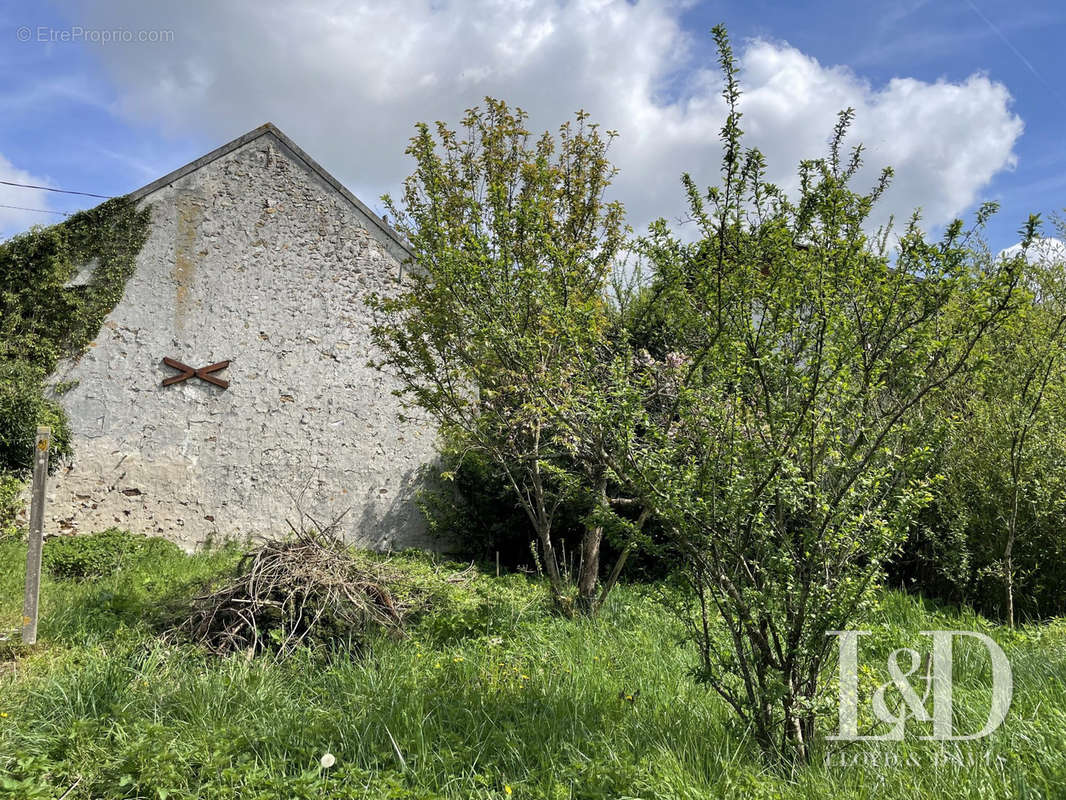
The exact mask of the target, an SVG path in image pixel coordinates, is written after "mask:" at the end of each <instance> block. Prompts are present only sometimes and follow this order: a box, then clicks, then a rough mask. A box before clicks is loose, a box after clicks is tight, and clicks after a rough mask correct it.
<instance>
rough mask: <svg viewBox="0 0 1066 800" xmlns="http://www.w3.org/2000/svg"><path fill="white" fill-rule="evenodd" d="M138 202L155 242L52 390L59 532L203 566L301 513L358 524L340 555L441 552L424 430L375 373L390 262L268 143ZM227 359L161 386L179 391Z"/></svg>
mask: <svg viewBox="0 0 1066 800" xmlns="http://www.w3.org/2000/svg"><path fill="white" fill-rule="evenodd" d="M142 202H145V203H150V204H151V206H152V231H151V234H150V237H149V240H148V242H147V244H146V245H145V247H144V249H143V250H142V251H141V253H140V255H139V257H138V261H137V268H136V271H135V273H134V275H133V276H132V277H131V279H130V280H129V282H128V284H127V286H126V291H125V294H124V296H123V298H122V300H121V301H120V302H119V304H118V305H117V306H116V307H115V309H114V310H113V311H112V313H111V314H110V315H109V316H108V317H107V319H106V321H105V322H104V325H103V328H102V329H101V330H100V333H99V335H98V337H97V339H96V341H95V342H94V343H93V344H92V346H91V347H90V348H89V350H88V352H87V353H86V354H85V355H84V356H83V357H82V358H81V359H80V360H79V361H78V362H77V363H73V364H66V365H64V366H63V367H61V368H60V370H59V371H58V373H57V374H56V375H55V376H54V378H53V380H54V382H55V383H57V384H59V383H61V382H65V381H76V385H75V386H74V388H73V389H71V390H69V391H67V392H66V393H64V394H63V395H61V396H60V398H59V399H60V402H61V403H62V405H63V406H64V408H65V409H66V410H67V412H68V414H69V416H70V420H71V426H72V430H73V433H74V436H75V440H74V454H75V455H74V460H73V462H72V463H71V464H67V465H62V466H61V467H60V469H59V471H58V472H57V474H56V475H55V476H53V478H52V479H51V481H50V484H49V491H48V496H49V503H48V520H47V530H48V532H49V533H57V532H63V531H66V532H75V531H76V532H89V531H93V530H99V529H102V528H105V527H108V526H111V525H118V526H121V527H126V528H129V529H131V530H134V531H140V532H144V533H149V534H154V535H161V536H166V537H168V538H170V539H173V540H174V541H176V542H178V543H179V544H181V545H183V546H185V547H187V548H191V547H195V546H196V545H199V544H202V543H203V542H205V541H207V540H209V539H219V538H227V537H233V536H246V535H256V534H267V533H270V532H276V531H284V530H285V529H286V524H285V520H286V519H292V520H293V521H295V514H296V501H295V500H294V497H297V496H300V497H302V500H301V501H300V504H301V505H302V506H303V507H304V508H305V510H308V511H310V512H312V513H314V514H316V515H317V516H319V517H321V518H332V517H333V516H335V515H337V514H339V513H341V512H342V511H345V510H347V514H346V516H345V517H344V519H343V522H342V528H343V530H344V532H345V535H346V536H347V538H348V539H349V540H351V541H354V542H358V543H360V544H364V545H367V546H372V547H378V548H400V547H406V546H427V545H430V544H431V542H429V541H428V540H427V538H426V534H425V525H424V521H423V520H422V518H421V516H420V514H419V512H418V510H417V508H416V507H415V505H414V502H413V494H414V491H415V489H416V486H417V483H418V478H419V471H420V468H421V467H422V466H423V465H424V464H426V463H428V462H429V461H431V460H432V458H433V453H434V432H433V429H432V427H431V426H430V425H428V424H427V423H425V422H418V421H401V420H400V419H399V418H398V412H399V401H398V400H397V399H396V398H395V397H394V396H393V395H392V390H393V389H394V388H395V385H394V383H393V381H392V380H391V379H390V378H389V377H388V376H385V375H382V374H381V373H379V372H377V371H376V370H374V369H372V368H370V367H368V366H367V361H368V359H370V358H371V357H372V356H373V354H372V352H371V345H370V327H371V325H372V324H373V318H372V312H371V311H370V310H369V309H368V308H366V306H365V305H364V302H363V301H364V298H365V296H366V294H367V293H369V292H372V291H377V292H389V291H394V290H395V288H396V286H397V280H398V277H399V275H400V269H401V267H400V264H399V262H398V261H397V260H396V258H395V257H394V256H393V255H391V254H390V246H391V249H392V251H393V252H395V249H396V246H395V243H391V242H388V241H387V240H385V239H384V234H382V233H381V232H380V230H379V229H377V227H376V226H373V225H371V224H369V222H368V221H367V219H366V217H365V216H363V215H362V214H361V212H359V211H358V210H357V209H355V208H354V207H353V206H352V205H351V204H350V203H349V202H347V201H346V200H345V199H344V198H343V197H342V196H341V195H340V194H338V193H337V192H336V191H335V190H333V189H332V188H331V187H329V186H328V185H327V184H326V183H325V182H324V181H323V180H322V179H321V178H320V177H319V176H318V175H317V174H316V173H314V172H312V171H311V170H310V169H308V168H307V166H306V165H305V164H304V163H303V162H301V161H300V160H299V159H298V158H296V157H295V156H294V155H293V154H292V153H291V151H289V149H288V148H287V147H286V146H285V145H284V143H282V142H281V141H280V140H278V139H276V138H275V137H274V136H272V135H269V134H266V135H263V136H261V137H259V138H257V139H255V140H253V141H251V142H249V143H246V144H245V145H243V146H242V147H240V148H238V149H237V150H234V151H233V152H231V153H229V154H228V155H225V156H223V157H221V158H219V159H217V160H215V161H213V162H211V163H209V164H207V165H205V166H203V167H201V168H200V169H198V170H196V171H194V172H192V173H190V174H188V175H186V176H184V177H182V178H180V179H179V180H178V181H176V182H175V183H174V184H171V185H170V186H168V187H164V188H161V189H158V190H156V191H155V192H153V193H152V194H151V195H149V196H147V197H145V198H144V199H143V201H142ZM164 356H170V357H171V358H174V359H177V360H179V361H182V362H184V363H186V364H188V365H190V366H192V367H202V366H206V365H208V364H211V363H214V362H217V361H222V360H225V359H232V363H231V364H230V366H229V367H228V368H227V369H226V370H223V371H221V372H216V373H214V374H215V375H217V376H218V377H220V378H223V379H225V380H228V381H230V386H229V388H227V389H225V390H223V389H221V388H218V387H215V386H212V385H209V384H207V383H205V382H203V381H201V380H198V379H195V378H193V379H190V380H187V381H185V382H183V383H180V384H177V385H174V386H170V387H163V386H161V383H162V381H163V379H164V378H167V377H170V376H172V375H174V374H176V373H175V371H174V370H172V369H170V368H169V367H166V366H164V365H163V363H162V359H163V357H164Z"/></svg>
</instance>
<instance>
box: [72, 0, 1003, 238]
mask: <svg viewBox="0 0 1066 800" xmlns="http://www.w3.org/2000/svg"><path fill="white" fill-rule="evenodd" d="M680 14H681V6H680V5H679V4H678V3H669V2H665V3H664V2H637V3H629V2H624V1H623V0H574V1H573V2H559V1H558V0H516V2H509V3H505V2H498V1H497V0H473V2H469V3H460V2H449V0H428V1H426V0H393V1H392V2H389V3H366V4H361V5H352V6H349V5H345V4H340V3H337V2H335V1H334V0H308V2H304V3H301V4H299V5H293V4H291V3H283V2H279V1H278V0H240V1H235V2H227V3H217V2H214V0H210V1H209V0H186V1H185V2H182V3H172V4H165V5H160V4H150V3H143V2H140V0H88V2H86V3H84V5H83V6H82V12H81V18H79V19H73V20H72V22H74V23H77V24H83V25H85V26H86V27H93V28H104V29H107V28H126V29H150V30H159V29H163V30H173V31H174V36H173V41H171V42H168V43H161V44H143V45H141V44H123V45H116V44H109V45H100V46H98V47H97V48H96V53H95V54H96V55H97V56H98V57H99V58H100V59H101V60H102V62H103V63H104V64H105V66H106V68H107V69H108V71H109V73H110V75H111V76H112V77H113V79H114V81H115V84H116V87H117V89H118V92H119V96H120V98H121V100H120V107H121V109H122V110H123V112H124V113H126V114H128V115H130V116H132V117H134V118H137V119H139V120H145V121H149V122H151V123H154V124H158V125H160V126H162V127H164V128H165V129H167V130H169V131H173V132H185V131H195V132H196V133H199V134H207V135H210V136H212V137H214V138H216V139H218V140H219V141H220V142H221V141H222V140H224V139H226V138H230V137H233V136H236V135H238V134H239V133H242V132H244V131H245V130H247V129H250V128H252V127H254V126H256V125H258V124H260V123H261V122H263V121H265V120H267V119H270V120H272V121H273V122H275V123H277V124H278V125H279V126H280V127H281V128H282V129H283V130H285V131H286V132H287V133H289V134H290V135H291V136H292V137H293V138H294V139H295V140H296V141H297V142H298V143H299V144H300V145H301V146H303V147H304V148H305V149H306V150H308V151H309V152H310V153H311V154H312V155H313V156H315V157H316V158H317V159H318V160H320V161H321V162H322V163H323V164H324V165H325V166H326V167H327V168H328V169H330V170H331V171H333V172H335V173H336V174H337V175H338V177H339V178H340V179H341V180H343V181H344V182H345V183H347V184H348V185H349V186H351V188H352V189H353V190H354V191H356V193H357V194H360V195H361V196H362V197H363V198H364V199H365V200H366V201H367V202H369V203H371V204H372V205H376V200H377V197H378V196H379V195H380V194H381V193H382V192H383V191H387V190H394V189H395V188H396V187H397V185H398V184H399V182H400V180H401V179H402V178H403V177H404V176H405V175H406V174H408V172H410V170H411V165H410V163H409V162H408V161H407V159H406V157H405V156H404V155H403V149H404V146H405V144H406V141H407V139H408V138H409V137H410V135H411V133H412V131H413V125H414V123H415V122H416V121H420V120H425V121H432V120H436V119H446V120H451V121H454V120H455V119H456V118H457V116H459V114H460V113H461V111H462V110H463V109H464V108H467V107H469V106H471V105H474V104H476V103H477V102H478V101H479V100H480V98H481V97H482V96H484V95H486V94H491V95H493V96H497V97H500V98H502V99H505V100H507V101H508V102H510V103H512V104H517V105H520V106H522V107H523V108H525V109H526V110H528V111H529V112H530V113H531V124H532V126H533V127H534V129H535V130H543V129H544V128H554V127H555V126H557V125H558V124H559V123H560V122H562V121H563V120H564V119H566V118H567V117H568V116H569V115H570V114H571V113H572V112H573V111H575V110H576V109H578V108H585V109H586V110H588V111H590V112H591V113H592V115H593V118H594V119H595V120H597V121H600V122H602V123H603V125H604V127H606V128H613V129H616V130H618V131H619V132H620V134H621V138H620V139H619V140H618V142H617V144H616V147H615V149H614V150H613V157H614V160H615V162H616V163H617V165H618V166H619V167H620V168H621V170H622V172H621V175H620V176H619V180H618V183H617V190H618V196H619V197H620V198H621V199H622V200H624V201H625V203H626V205H627V207H628V209H629V212H630V219H631V222H632V223H633V224H634V225H635V226H637V227H638V228H639V227H643V226H644V225H645V224H646V223H647V222H648V221H649V220H650V219H652V218H653V217H655V216H658V215H666V216H668V217H676V216H677V215H679V214H680V213H681V211H682V209H683V204H682V199H681V192H680V186H679V180H678V179H679V176H680V174H681V173H682V172H683V171H688V172H691V173H692V174H693V175H694V177H696V179H697V180H698V181H699V182H700V183H701V184H706V183H709V182H712V181H714V180H716V179H717V175H718V161H719V152H720V151H719V147H718V139H717V136H718V130H719V128H720V127H721V123H722V116H723V106H722V102H721V99H720V98H719V96H718V91H719V90H720V82H719V78H718V76H717V74H716V71H715V68H714V63H713V56H712V55H710V47H709V41H704V40H702V39H701V40H697V39H695V38H693V36H692V35H691V34H689V33H688V32H686V31H685V30H683V29H682V27H681V24H680ZM702 35H703V34H701V36H702ZM737 49H738V54H739V56H740V59H741V64H742V74H741V78H742V81H743V84H744V88H745V96H744V98H743V99H742V110H743V112H744V118H743V123H742V124H743V126H744V127H745V129H746V130H747V131H748V133H749V140H748V141H749V143H750V144H755V145H758V146H759V147H760V148H762V149H763V150H764V152H765V153H766V155H767V158H768V160H769V168H770V178H771V179H773V180H775V181H777V182H779V183H781V184H782V185H785V186H790V185H794V177H793V176H794V175H795V169H796V166H797V163H798V161H799V160H800V159H802V158H811V157H817V156H820V155H822V154H823V153H824V152H825V145H826V141H827V138H828V136H829V134H830V132H831V130H832V126H833V124H834V122H835V118H836V113H837V112H838V111H839V110H840V109H842V108H844V107H847V106H852V107H854V108H855V109H856V112H857V113H856V122H855V126H854V129H853V137H852V140H853V141H859V140H861V141H863V142H864V143H865V145H866V146H867V148H868V150H867V163H868V164H869V165H870V169H869V170H868V171H867V173H866V174H864V175H863V176H862V180H863V184H864V185H865V184H869V183H871V182H872V181H873V179H874V177H875V176H876V173H877V171H878V170H879V169H880V167H881V166H882V165H885V164H891V165H892V166H893V167H895V169H896V180H895V183H894V186H893V188H892V189H891V190H890V192H889V194H888V195H887V196H886V198H885V204H886V209H887V210H891V211H894V212H895V213H897V214H898V215H899V214H901V215H904V216H906V215H908V214H909V212H910V211H911V210H912V209H913V207H914V206H915V205H918V204H921V205H923V206H924V209H925V210H924V216H925V220H926V222H927V223H928V224H934V225H935V224H940V223H944V222H946V221H948V220H949V219H951V218H952V217H953V216H954V215H957V214H959V213H961V212H963V211H964V210H965V209H966V208H967V207H968V206H970V205H972V204H973V203H974V202H975V201H977V200H979V199H980V195H981V191H982V189H983V188H984V187H985V186H987V184H988V182H989V181H990V180H991V179H992V177H993V176H994V175H996V173H998V172H1000V171H1002V170H1005V169H1010V168H1012V167H1013V166H1014V162H1015V156H1014V154H1013V146H1014V143H1015V141H1016V140H1017V138H1018V137H1019V135H1020V134H1021V131H1022V123H1021V120H1020V119H1019V118H1018V117H1017V116H1015V115H1014V114H1013V113H1012V111H1011V110H1010V102H1011V98H1010V94H1009V93H1008V91H1007V89H1006V88H1005V87H1004V86H1003V85H1002V84H998V83H996V82H994V81H992V80H990V79H989V78H988V77H987V76H984V75H973V76H971V77H969V78H968V79H966V80H965V81H962V82H959V83H952V82H947V81H937V82H934V83H928V82H923V81H919V80H915V79H912V78H906V77H900V78H896V79H894V80H892V81H890V82H888V83H887V84H885V85H883V86H872V85H870V84H869V83H868V82H867V81H865V80H864V79H863V78H862V77H861V76H859V75H857V74H855V73H854V72H852V71H851V70H849V69H847V68H846V67H840V66H828V65H823V64H820V63H819V62H818V61H816V60H815V59H813V58H811V57H810V56H807V55H805V54H804V53H802V52H800V51H799V50H797V49H795V48H793V47H791V46H790V45H788V44H787V43H784V42H778V41H765V40H754V41H750V42H742V43H738V47H737ZM697 51H699V55H698V56H697ZM697 58H699V61H697ZM175 166H177V165H175ZM887 210H886V213H887Z"/></svg>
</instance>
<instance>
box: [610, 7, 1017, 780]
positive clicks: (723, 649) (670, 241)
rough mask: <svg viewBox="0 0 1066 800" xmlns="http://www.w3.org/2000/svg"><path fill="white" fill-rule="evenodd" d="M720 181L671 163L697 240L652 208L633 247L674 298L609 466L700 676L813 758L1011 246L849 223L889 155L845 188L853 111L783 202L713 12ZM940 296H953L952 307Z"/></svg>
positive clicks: (1000, 310)
mask: <svg viewBox="0 0 1066 800" xmlns="http://www.w3.org/2000/svg"><path fill="white" fill-rule="evenodd" d="M714 35H715V38H716V42H717V45H718V51H719V56H720V63H721V66H722V69H723V72H724V76H725V89H724V93H723V94H724V97H725V100H726V103H727V106H728V115H727V117H726V121H725V124H724V126H723V128H722V137H721V138H722V144H723V151H724V152H723V162H722V170H721V175H722V183H721V185H720V186H719V187H715V188H712V189H710V190H709V191H707V192H706V193H703V192H701V191H700V190H698V189H697V188H696V186H695V184H694V182H693V181H692V180H691V179H690V178H689V177H687V176H685V178H684V185H685V188H686V191H687V194H688V201H689V208H690V213H691V217H692V219H693V220H694V223H695V225H696V226H697V229H698V232H699V237H698V240H697V241H695V242H692V243H686V242H684V241H681V240H679V239H677V238H676V237H675V236H673V235H672V234H671V233H670V231H669V230H668V229H667V227H666V225H665V224H664V223H662V222H660V223H657V224H656V225H654V226H653V228H652V231H651V233H650V235H649V236H648V237H647V239H646V240H645V243H644V250H645V253H646V255H647V257H648V259H649V262H650V263H651V264H652V266H653V267H654V268H655V270H656V283H657V287H656V291H657V293H658V297H659V298H660V300H661V302H663V303H665V304H666V307H667V309H668V311H667V312H665V313H666V315H668V317H669V319H670V333H671V341H670V342H669V343H668V345H669V346H664V347H663V348H662V351H663V352H662V353H660V354H658V355H653V354H650V353H641V352H638V353H635V354H633V355H632V356H630V357H629V364H628V366H627V367H622V366H619V368H618V369H617V371H616V374H617V375H618V376H620V379H622V380H623V381H624V383H625V384H626V385H627V386H628V391H622V390H620V389H616V390H615V394H616V397H617V399H616V400H615V401H614V402H612V403H611V413H612V414H614V415H615V416H616V417H617V415H618V414H619V409H625V410H626V412H627V413H628V414H629V415H630V416H629V419H628V422H627V423H626V424H617V423H615V425H614V429H615V430H616V431H617V432H618V436H619V441H618V442H617V443H616V444H615V445H614V446H613V447H612V448H611V449H612V450H614V451H617V452H619V453H621V454H622V457H623V462H624V463H621V464H618V465H617V467H616V472H618V473H619V474H625V475H626V476H627V478H628V479H629V480H630V482H631V485H632V486H633V487H634V488H635V489H636V490H637V491H638V492H639V493H640V494H641V496H642V497H643V499H644V500H645V502H646V503H647V504H648V505H649V506H651V507H652V508H653V509H654V511H655V513H656V514H657V515H658V516H659V517H660V518H661V519H663V520H665V522H666V524H667V525H668V527H669V528H670V530H671V531H672V536H673V537H674V539H675V542H676V543H677V545H678V546H679V548H680V550H681V551H682V552H683V553H684V554H685V559H686V562H687V563H686V574H687V578H688V581H689V583H690V585H691V588H692V590H693V597H694V598H695V613H694V616H693V617H692V634H693V638H694V639H695V641H696V643H697V644H698V648H699V654H700V659H701V670H700V674H701V676H702V677H703V678H704V679H706V680H707V681H708V682H709V683H710V685H711V686H712V687H713V688H714V689H715V690H716V691H717V692H718V693H719V694H720V695H721V697H723V698H724V699H725V701H726V702H727V703H729V705H730V706H731V707H732V708H733V709H734V710H735V711H736V713H737V714H738V715H739V716H740V717H741V718H742V719H743V720H744V721H745V722H746V723H747V724H748V725H749V726H750V728H751V730H752V731H753V733H754V736H755V738H756V739H757V740H758V742H759V743H760V744H761V745H762V746H763V747H764V748H765V749H766V750H767V751H769V752H772V753H777V754H784V755H789V756H792V757H796V758H799V759H801V760H802V759H806V758H808V757H809V756H810V754H811V743H812V738H813V736H814V733H815V721H816V717H817V711H818V707H819V706H818V703H819V699H820V697H821V695H822V690H823V688H824V687H823V685H822V683H821V675H822V671H823V668H824V667H825V666H826V665H827V663H828V662H829V660H830V658H831V657H832V653H833V642H834V640H833V639H832V638H831V637H829V636H827V632H828V631H831V630H837V629H843V628H846V627H847V625H848V624H849V623H850V622H851V621H852V620H853V619H854V618H855V615H856V613H857V611H858V610H859V609H860V608H862V607H863V604H864V603H865V602H866V601H867V600H868V598H869V593H870V589H871V586H872V585H873V584H874V583H875V581H876V580H877V578H878V576H879V574H880V570H881V566H882V564H883V562H884V560H885V559H886V557H887V556H889V555H890V554H891V553H892V552H894V550H895V549H896V548H897V546H898V544H899V542H900V541H901V540H902V538H903V535H904V533H905V531H906V527H907V523H908V522H909V520H910V519H911V517H912V516H913V514H914V513H915V511H916V509H918V508H919V507H921V506H922V505H923V504H924V503H926V502H928V500H929V498H930V493H929V490H930V478H929V476H928V474H927V469H928V467H927V464H926V456H927V448H926V447H925V446H924V444H923V442H922V431H921V430H920V429H918V428H917V427H916V426H917V425H918V423H919V422H920V420H921V417H920V416H919V415H918V414H917V413H916V410H917V408H918V407H919V405H920V404H921V403H922V402H923V400H924V399H926V398H928V397H930V396H931V395H933V394H935V393H937V392H939V391H942V390H943V389H945V388H946V387H949V386H950V385H952V383H953V382H954V381H955V380H957V379H958V378H959V376H960V375H961V374H962V373H963V371H964V370H965V368H966V367H967V365H968V363H969V362H970V359H971V357H972V353H973V348H974V347H975V345H976V344H977V343H978V342H979V341H980V340H981V339H982V338H983V337H984V336H985V335H986V334H987V332H988V331H989V330H990V329H991V328H992V327H993V326H994V325H995V324H996V323H997V322H998V321H999V320H1000V319H1001V318H1002V317H1003V316H1004V314H1005V313H1006V312H1007V309H1008V304H1009V301H1010V298H1011V297H1012V292H1013V289H1014V285H1015V281H1016V275H1015V273H1014V271H1013V268H1012V267H1013V262H1009V261H1007V262H987V263H986V262H985V261H983V260H982V259H980V258H977V257H976V254H975V252H974V251H973V250H972V249H971V248H970V247H968V245H967V239H966V236H965V235H964V233H963V229H962V223H961V222H956V223H955V224H953V225H951V226H949V228H948V230H947V232H946V234H945V236H944V238H943V240H942V241H940V242H939V243H928V242H926V240H925V239H924V237H923V235H922V233H921V231H920V229H919V227H918V220H917V216H915V218H914V219H913V220H912V222H911V224H910V226H909V227H908V228H907V230H906V232H905V233H904V235H903V236H902V238H901V240H900V243H899V248H898V251H897V252H896V253H895V255H894V257H892V258H890V257H889V255H888V254H887V251H886V246H885V242H886V239H887V235H885V236H884V237H881V238H879V239H871V238H869V237H868V235H867V233H866V232H865V227H866V226H867V225H868V223H869V215H870V212H871V209H872V208H873V206H874V203H875V202H876V201H877V199H878V198H879V196H880V195H881V193H882V191H883V190H884V188H885V187H886V186H887V183H888V181H889V178H890V173H889V172H888V171H887V170H886V171H885V172H884V173H883V174H882V176H881V179H880V181H879V182H878V183H877V185H876V186H875V187H874V188H873V190H872V191H870V192H869V193H865V194H863V193H856V192H854V191H853V190H851V189H850V188H849V185H850V182H851V181H852V180H853V179H854V177H855V175H856V173H857V171H858V169H859V167H860V164H861V150H860V149H858V148H856V149H855V150H854V151H852V152H851V154H850V156H849V157H847V158H844V154H843V153H842V150H843V140H844V138H845V135H846V132H847V129H848V125H849V123H850V120H851V112H850V111H847V112H844V113H843V114H842V115H841V118H840V122H839V124H838V126H837V128H836V130H835V132H834V135H833V137H832V140H831V147H830V152H829V155H828V156H827V157H826V158H824V159H821V160H818V161H810V162H805V163H803V164H802V165H801V167H800V191H799V197H798V199H796V200H794V201H793V200H790V199H789V198H788V197H787V196H786V195H785V194H784V193H783V192H781V191H779V190H778V189H777V188H776V187H774V186H773V185H771V184H769V183H767V182H766V181H765V179H764V162H763V158H762V156H761V155H760V154H759V153H758V152H757V151H754V150H744V149H743V148H742V143H741V129H740V124H739V123H740V112H739V110H738V101H739V97H740V90H739V87H738V84H737V81H736V65H735V62H734V59H733V55H732V52H731V50H730V47H729V43H728V40H727V37H726V34H725V31H724V29H722V28H716V29H715V31H714ZM949 310H950V311H951V313H948V311H949Z"/></svg>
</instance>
